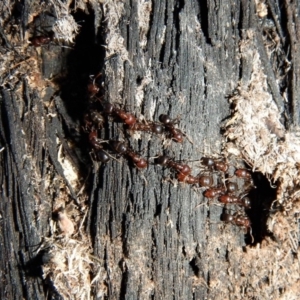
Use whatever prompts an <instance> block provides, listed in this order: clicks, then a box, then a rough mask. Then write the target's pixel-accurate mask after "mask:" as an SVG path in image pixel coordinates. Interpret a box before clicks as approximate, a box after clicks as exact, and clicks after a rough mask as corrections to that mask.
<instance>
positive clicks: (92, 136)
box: [89, 130, 110, 163]
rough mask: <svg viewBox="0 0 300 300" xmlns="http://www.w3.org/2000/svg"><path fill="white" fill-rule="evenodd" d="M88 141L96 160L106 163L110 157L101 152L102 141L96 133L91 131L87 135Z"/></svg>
mask: <svg viewBox="0 0 300 300" xmlns="http://www.w3.org/2000/svg"><path fill="white" fill-rule="evenodd" d="M89 141H90V143H91V145H92V146H93V148H94V149H95V150H96V158H97V160H99V161H101V162H102V163H107V162H108V161H109V160H110V156H109V155H108V154H107V153H106V151H104V150H103V146H102V144H103V140H101V139H99V138H98V135H97V131H96V130H93V131H91V132H90V133H89Z"/></svg>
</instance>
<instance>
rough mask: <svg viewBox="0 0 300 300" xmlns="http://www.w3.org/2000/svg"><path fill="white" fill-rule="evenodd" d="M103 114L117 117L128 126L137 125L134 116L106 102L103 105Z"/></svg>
mask: <svg viewBox="0 0 300 300" xmlns="http://www.w3.org/2000/svg"><path fill="white" fill-rule="evenodd" d="M102 107H103V112H104V113H105V114H107V115H117V116H118V117H119V118H120V119H121V120H122V121H123V122H124V123H125V124H126V125H133V124H135V123H136V118H135V117H134V115H133V114H131V113H128V112H126V111H124V110H122V109H120V108H117V107H116V106H115V105H113V104H111V103H109V102H105V103H103V104H102Z"/></svg>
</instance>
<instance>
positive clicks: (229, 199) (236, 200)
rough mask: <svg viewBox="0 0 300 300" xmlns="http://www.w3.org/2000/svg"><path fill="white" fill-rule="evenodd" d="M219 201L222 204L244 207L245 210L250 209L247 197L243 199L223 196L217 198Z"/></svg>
mask: <svg viewBox="0 0 300 300" xmlns="http://www.w3.org/2000/svg"><path fill="white" fill-rule="evenodd" d="M219 201H220V202H222V203H224V204H237V205H240V206H244V207H245V208H246V209H251V201H250V199H249V198H248V197H244V198H243V197H236V196H231V195H229V194H224V195H221V196H220V197H219Z"/></svg>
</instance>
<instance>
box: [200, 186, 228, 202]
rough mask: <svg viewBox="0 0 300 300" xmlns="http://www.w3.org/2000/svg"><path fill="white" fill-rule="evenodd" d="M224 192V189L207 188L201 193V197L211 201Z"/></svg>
mask: <svg viewBox="0 0 300 300" xmlns="http://www.w3.org/2000/svg"><path fill="white" fill-rule="evenodd" d="M224 190H225V189H224V187H215V188H209V189H207V190H206V191H205V192H204V193H203V195H204V197H206V198H209V199H212V198H215V197H217V196H219V195H220V194H222V193H223V192H224Z"/></svg>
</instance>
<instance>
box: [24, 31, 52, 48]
mask: <svg viewBox="0 0 300 300" xmlns="http://www.w3.org/2000/svg"><path fill="white" fill-rule="evenodd" d="M53 40H54V32H49V33H48V34H47V35H37V36H33V37H31V38H30V39H29V41H30V42H31V44H32V45H33V46H34V47H40V46H44V45H48V44H50V42H52V41H53Z"/></svg>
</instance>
